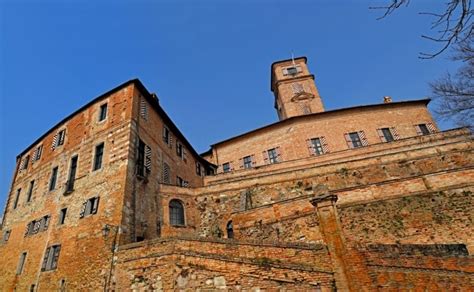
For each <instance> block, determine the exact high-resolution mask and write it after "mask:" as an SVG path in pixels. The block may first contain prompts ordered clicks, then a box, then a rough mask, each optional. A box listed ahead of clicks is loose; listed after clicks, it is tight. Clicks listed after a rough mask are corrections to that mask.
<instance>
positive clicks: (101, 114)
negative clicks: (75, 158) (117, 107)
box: [19, 103, 107, 171]
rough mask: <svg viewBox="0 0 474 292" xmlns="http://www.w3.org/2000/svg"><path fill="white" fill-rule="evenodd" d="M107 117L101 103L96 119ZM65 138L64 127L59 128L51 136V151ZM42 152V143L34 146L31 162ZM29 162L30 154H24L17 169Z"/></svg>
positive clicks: (105, 108) (23, 167) (22, 167)
mask: <svg viewBox="0 0 474 292" xmlns="http://www.w3.org/2000/svg"><path fill="white" fill-rule="evenodd" d="M106 118H107V103H104V104H101V105H100V106H99V115H98V121H99V122H102V121H104V120H105V119H106ZM65 139H66V129H61V130H59V131H58V132H57V133H56V134H55V135H54V137H53V141H52V143H51V151H54V150H55V149H56V148H58V147H59V146H61V145H63V144H64V141H65ZM42 154H43V145H42V144H41V145H38V146H36V148H35V150H34V151H33V154H32V155H31V163H34V162H36V161H38V160H40V158H41V155H42ZM29 162H30V155H26V156H24V157H23V158H22V160H21V162H20V166H19V170H20V171H23V170H26V169H27V168H28V164H29Z"/></svg>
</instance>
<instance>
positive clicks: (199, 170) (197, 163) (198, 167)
mask: <svg viewBox="0 0 474 292" xmlns="http://www.w3.org/2000/svg"><path fill="white" fill-rule="evenodd" d="M196 174H197V175H199V176H201V175H202V169H201V163H199V162H196Z"/></svg>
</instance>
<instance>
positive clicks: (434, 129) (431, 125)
mask: <svg viewBox="0 0 474 292" xmlns="http://www.w3.org/2000/svg"><path fill="white" fill-rule="evenodd" d="M426 127H428V130H430V133H436V132H437V130H436V127H435V125H433V123H427V124H426Z"/></svg>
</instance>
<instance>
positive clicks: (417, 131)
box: [415, 125, 423, 136]
mask: <svg viewBox="0 0 474 292" xmlns="http://www.w3.org/2000/svg"><path fill="white" fill-rule="evenodd" d="M415 129H416V134H417V135H418V136H421V135H423V132H422V131H421V129H420V126H418V125H415Z"/></svg>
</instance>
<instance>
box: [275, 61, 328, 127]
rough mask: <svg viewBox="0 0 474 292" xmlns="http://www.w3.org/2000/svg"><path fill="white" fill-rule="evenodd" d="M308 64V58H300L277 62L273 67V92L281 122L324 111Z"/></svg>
mask: <svg viewBox="0 0 474 292" xmlns="http://www.w3.org/2000/svg"><path fill="white" fill-rule="evenodd" d="M306 62H307V59H306V57H299V58H295V59H289V60H283V61H277V62H275V63H273V64H272V66H271V74H272V76H271V90H272V92H273V94H275V109H276V110H277V114H278V118H279V119H280V121H281V120H284V119H287V118H291V117H294V116H301V115H307V114H311V113H319V112H323V111H324V107H323V103H322V101H321V97H320V96H319V92H318V89H317V87H316V84H315V83H314V75H313V74H311V73H310V72H309V70H308V66H307V65H306Z"/></svg>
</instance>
